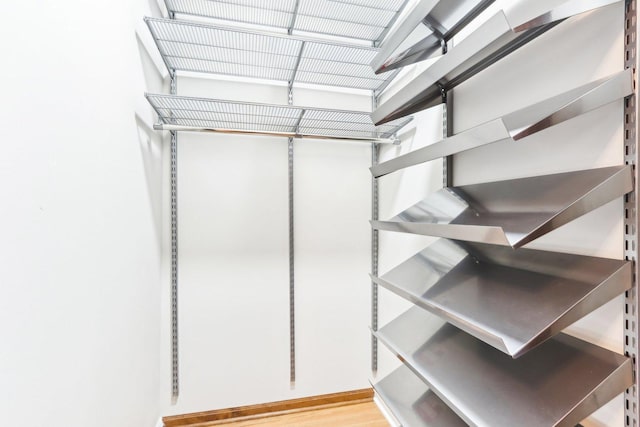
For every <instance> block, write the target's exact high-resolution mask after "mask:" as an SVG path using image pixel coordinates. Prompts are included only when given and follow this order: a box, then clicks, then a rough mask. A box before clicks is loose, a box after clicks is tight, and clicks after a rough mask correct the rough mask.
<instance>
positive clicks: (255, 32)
mask: <svg viewBox="0 0 640 427" xmlns="http://www.w3.org/2000/svg"><path fill="white" fill-rule="evenodd" d="M407 2H408V0H385V1H382V0H323V1H317V0H274V1H270V2H268V4H266V3H265V2H260V1H255V0H217V1H210V0H165V5H166V8H167V11H168V15H169V18H168V19H164V18H145V22H146V24H147V26H148V28H149V31H150V33H151V35H152V37H153V39H154V41H155V43H156V45H157V47H158V50H159V52H160V55H161V57H162V60H163V61H164V64H165V66H166V67H167V69H168V71H169V76H170V79H171V85H170V94H168V95H164V94H146V95H145V96H146V98H147V100H148V101H149V103H150V104H151V105H152V107H153V108H154V109H155V111H156V112H157V113H158V118H159V123H157V124H156V125H155V126H154V127H155V128H156V129H158V130H167V131H170V132H171V308H172V316H171V318H172V339H171V340H172V395H173V397H174V399H176V398H177V397H178V394H179V363H178V356H179V354H178V219H177V218H178V203H177V194H178V180H177V168H178V132H180V131H199V132H216V133H225V134H244V135H270V136H275V137H286V138H288V144H289V145H288V156H289V158H288V177H289V290H290V292H289V294H290V295H289V297H290V304H289V310H290V312H289V318H290V375H291V381H292V382H293V381H295V322H294V319H295V305H294V292H295V287H294V251H293V246H294V236H293V184H294V183H293V167H294V158H293V147H294V146H293V141H294V139H295V138H313V139H323V140H350V141H363V142H368V143H372V146H373V147H377V146H378V144H381V143H395V142H397V138H396V134H397V132H398V131H399V130H400V129H401V128H402V127H403V126H404V125H406V124H407V123H408V122H409V121H410V120H411V118H410V117H403V118H400V119H399V120H397V121H393V122H391V123H385V124H381V125H378V126H376V125H374V123H373V122H372V120H371V116H370V114H368V113H363V112H358V111H344V110H337V109H319V108H306V107H298V106H293V89H294V87H297V86H298V85H299V84H302V85H312V86H325V87H327V86H331V87H341V88H349V89H359V90H366V91H370V93H371V96H372V104H373V105H375V102H376V99H377V98H378V97H379V95H380V93H381V92H382V91H383V90H384V89H385V88H386V87H387V86H388V85H389V84H390V82H391V81H392V80H393V79H394V78H395V76H396V75H397V73H398V72H399V70H398V71H391V72H388V73H385V74H381V75H377V74H376V73H375V72H374V70H373V69H372V68H371V66H370V65H369V64H370V62H371V61H372V60H373V59H374V57H375V56H376V55H377V54H378V52H379V48H378V45H379V43H380V41H381V40H382V39H383V38H384V37H385V35H386V34H387V32H388V31H389V29H390V28H391V27H392V26H393V24H394V23H395V22H396V20H397V19H398V17H399V15H400V13H401V11H402V9H403V7H404V6H405V5H406V3H407ZM177 18H179V19H177ZM203 18H204V19H203ZM238 23H241V24H242V25H238ZM180 72H190V73H198V74H203V75H204V74H206V75H222V76H233V77H240V78H247V79H258V80H260V81H268V82H279V83H284V84H286V85H287V86H288V89H289V100H288V101H289V102H288V104H289V105H270V104H258V103H250V102H236V101H230V100H221V99H206V98H195V97H185V96H178V94H177V83H178V78H177V77H178V76H177V73H180ZM373 151H374V152H375V149H374V150H373ZM372 182H373V187H374V188H376V184H375V180H373V181H372ZM373 234H374V235H375V232H373ZM373 299H374V301H376V299H375V297H374V298H373ZM372 323H373V324H375V321H374V320H372ZM373 345H374V347H375V340H374V344H373ZM373 354H376V353H375V352H373ZM372 358H373V362H372V363H374V364H375V356H372Z"/></svg>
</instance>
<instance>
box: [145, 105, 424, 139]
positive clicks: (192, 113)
mask: <svg viewBox="0 0 640 427" xmlns="http://www.w3.org/2000/svg"><path fill="white" fill-rule="evenodd" d="M145 96H146V98H147V100H148V101H149V103H150V104H151V105H152V106H153V108H154V109H155V110H156V112H157V113H158V116H159V119H160V121H161V122H162V124H164V125H168V127H166V129H170V128H171V127H173V128H174V129H178V128H180V127H182V128H183V129H184V130H196V131H197V130H201V131H214V132H216V131H217V132H222V133H254V134H267V135H275V136H290V137H299V138H305V137H306V138H316V137H317V138H323V139H353V140H366V141H375V142H384V141H382V140H389V142H390V141H391V139H392V137H393V135H394V134H396V133H397V132H398V131H399V130H400V129H401V128H402V127H403V126H405V125H406V124H407V123H409V122H410V121H411V120H412V118H411V117H409V118H404V119H401V120H397V121H394V122H390V123H386V124H384V125H381V126H375V125H374V124H373V122H372V121H371V116H370V115H369V114H368V113H363V112H358V111H344V110H328V109H319V108H304V107H294V106H287V105H270V104H258V103H249V102H232V101H223V100H217V99H208V98H193V97H185V96H176V95H156V94H146V95H145ZM161 128H164V127H162V126H161Z"/></svg>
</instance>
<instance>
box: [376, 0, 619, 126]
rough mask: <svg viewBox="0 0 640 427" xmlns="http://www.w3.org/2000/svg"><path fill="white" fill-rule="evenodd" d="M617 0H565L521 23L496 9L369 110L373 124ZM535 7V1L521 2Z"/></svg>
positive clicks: (427, 103) (435, 100)
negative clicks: (570, 20)
mask: <svg viewBox="0 0 640 427" xmlns="http://www.w3.org/2000/svg"><path fill="white" fill-rule="evenodd" d="M618 1H621V0H568V1H567V2H566V3H564V4H563V5H561V6H559V7H557V8H556V9H553V10H550V11H548V12H547V13H544V14H542V15H540V16H538V17H537V18H534V19H532V20H529V21H527V22H524V23H520V22H516V21H515V20H514V19H513V18H510V17H509V16H508V15H507V14H506V13H505V12H504V11H499V12H498V13H496V14H495V15H494V16H493V17H491V18H490V19H489V20H488V21H486V22H485V23H484V24H482V25H481V26H480V27H479V28H478V29H477V30H475V31H474V32H472V33H471V34H469V35H468V36H467V37H466V38H465V39H464V40H462V41H461V42H460V43H459V44H458V45H456V46H454V47H453V48H452V49H450V50H449V51H448V53H447V54H446V55H444V56H442V57H441V58H439V59H438V60H437V61H436V62H435V63H434V64H432V65H431V66H430V67H429V68H427V69H426V70H425V71H423V72H422V73H421V74H420V75H418V76H417V77H416V78H414V79H413V80H412V81H411V82H409V83H408V84H407V85H406V86H404V87H403V88H402V89H401V90H399V91H398V92H397V93H395V94H394V95H393V96H391V97H390V98H389V99H388V100H386V101H385V102H384V103H383V104H382V105H380V106H379V107H378V108H377V109H376V110H375V111H374V112H373V115H372V117H373V121H374V123H376V124H381V123H385V122H387V121H390V120H395V119H397V118H399V117H403V116H406V115H408V114H411V113H415V112H417V111H421V110H424V109H426V108H429V107H432V106H435V105H437V104H440V103H441V102H442V93H443V91H445V92H446V91H448V90H451V89H452V88H454V87H455V86H457V85H459V84H460V83H462V82H464V81H465V80H467V79H469V78H471V77H472V76H474V75H475V74H477V73H479V72H480V71H482V70H484V69H485V68H487V67H489V66H490V65H491V64H494V63H495V62H497V61H499V60H500V59H502V58H504V57H505V56H507V55H509V54H510V53H512V52H514V51H515V50H517V49H519V48H520V47H522V46H523V45H525V44H526V43H528V42H530V41H531V40H533V39H535V38H536V37H538V36H540V35H541V34H543V33H545V32H546V31H548V30H550V29H551V28H553V27H554V26H555V25H557V24H559V23H560V22H562V21H563V20H565V19H566V18H568V17H571V16H573V15H577V14H581V13H585V12H588V11H591V10H593V9H596V8H599V7H602V6H606V5H609V4H612V3H617V2H618ZM523 4H524V5H525V6H533V7H535V2H527V3H523Z"/></svg>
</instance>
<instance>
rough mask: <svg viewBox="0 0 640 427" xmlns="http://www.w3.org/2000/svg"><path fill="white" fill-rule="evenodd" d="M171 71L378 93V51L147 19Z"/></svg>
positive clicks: (381, 83)
mask: <svg viewBox="0 0 640 427" xmlns="http://www.w3.org/2000/svg"><path fill="white" fill-rule="evenodd" d="M145 22H146V23H147V26H148V27H149V30H150V31H151V35H152V36H153V39H154V40H155V42H156V45H157V46H158V50H159V51H160V54H161V55H162V58H163V60H164V62H165V65H166V66H167V68H168V69H169V70H178V71H193V72H199V73H210V74H222V75H230V76H237V77H246V78H254V79H263V80H271V81H281V82H288V83H291V84H295V83H308V84H315V85H325V86H335V87H346V88H352V89H366V90H376V91H380V90H382V89H384V88H385V87H386V86H387V85H388V84H389V82H390V81H391V80H392V79H393V78H394V77H395V74H394V73H390V74H389V75H385V76H377V75H376V74H375V73H374V72H373V70H372V69H371V67H370V66H369V62H371V60H372V59H373V57H374V55H375V54H376V52H377V49H375V48H372V47H367V46H362V45H348V44H339V43H332V42H328V41H320V40H314V39H308V38H302V37H293V36H287V35H283V34H273V33H265V32H258V31H246V30H242V29H236V28H228V27H220V26H213V25H203V24H197V23H192V22H184V21H176V20H171V19H156V18H145Z"/></svg>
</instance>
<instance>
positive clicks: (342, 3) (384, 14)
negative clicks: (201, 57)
mask: <svg viewBox="0 0 640 427" xmlns="http://www.w3.org/2000/svg"><path fill="white" fill-rule="evenodd" d="M406 3H407V0H271V1H269V4H268V5H267V4H266V2H260V1H256V0H218V1H211V0H165V4H166V6H167V10H168V11H169V12H170V13H171V14H185V15H194V16H202V17H207V18H214V19H223V20H226V21H235V22H242V23H245V24H254V25H263V26H269V27H275V28H280V29H287V30H289V32H290V33H291V32H293V31H305V32H312V33H318V34H326V35H333V36H342V37H349V38H356V39H362V40H368V41H370V42H376V41H380V40H382V39H383V38H384V35H385V34H386V33H387V32H388V30H389V28H390V27H391V26H392V25H393V23H394V22H395V21H396V19H397V18H398V15H399V13H400V11H401V10H402V8H403V7H404V5H405V4H406Z"/></svg>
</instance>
